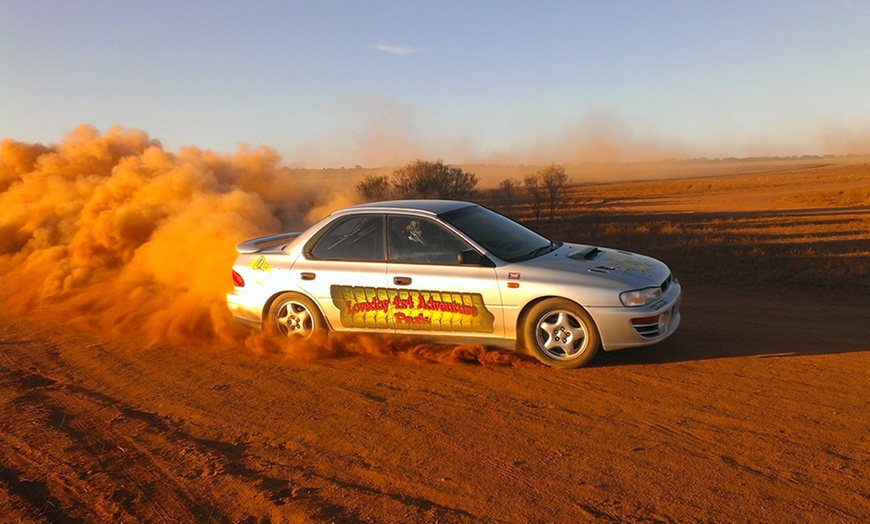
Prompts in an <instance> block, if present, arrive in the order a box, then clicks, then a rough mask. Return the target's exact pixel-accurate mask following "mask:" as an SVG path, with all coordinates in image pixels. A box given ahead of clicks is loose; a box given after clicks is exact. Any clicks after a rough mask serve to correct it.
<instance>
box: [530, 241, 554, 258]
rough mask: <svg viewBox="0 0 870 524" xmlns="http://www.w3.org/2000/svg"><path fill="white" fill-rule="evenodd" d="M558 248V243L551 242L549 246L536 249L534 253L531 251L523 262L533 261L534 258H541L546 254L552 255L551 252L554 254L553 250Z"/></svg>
mask: <svg viewBox="0 0 870 524" xmlns="http://www.w3.org/2000/svg"><path fill="white" fill-rule="evenodd" d="M556 247H558V246H557V245H556V243H555V242H553V241H552V240H551V241H550V243H549V244H547V245H546V246H541V247H539V248H535V249H533V250H532V251H530V252H529V253H528V254H527V255H526V256H525V257H524V258H523V260H531V259H533V258H536V257H538V256H540V255H543V254H544V253H545V252H546V253H550V252H552V251H553V250H555V249H556Z"/></svg>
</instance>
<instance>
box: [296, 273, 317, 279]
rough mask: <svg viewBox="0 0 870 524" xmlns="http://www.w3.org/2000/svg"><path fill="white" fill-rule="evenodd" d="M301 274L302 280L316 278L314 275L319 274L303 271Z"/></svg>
mask: <svg viewBox="0 0 870 524" xmlns="http://www.w3.org/2000/svg"><path fill="white" fill-rule="evenodd" d="M299 276H300V277H301V278H302V280H314V277H316V276H317V275H316V274H314V273H307V272H303V273H302V274H301V275H299Z"/></svg>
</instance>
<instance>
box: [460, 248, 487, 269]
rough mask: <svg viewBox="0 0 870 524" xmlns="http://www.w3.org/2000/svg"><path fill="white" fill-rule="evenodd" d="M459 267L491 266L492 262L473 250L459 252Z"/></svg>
mask: <svg viewBox="0 0 870 524" xmlns="http://www.w3.org/2000/svg"><path fill="white" fill-rule="evenodd" d="M458 258H459V265H461V266H491V265H492V262H491V261H490V260H489V259H488V258H486V257H485V256H483V255H481V254H480V253H478V252H477V251H475V250H473V249H466V250H465V251H460V252H459V257H458Z"/></svg>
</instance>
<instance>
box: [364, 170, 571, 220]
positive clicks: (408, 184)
mask: <svg viewBox="0 0 870 524" xmlns="http://www.w3.org/2000/svg"><path fill="white" fill-rule="evenodd" d="M570 182H571V180H570V178H569V177H568V175H567V174H566V173H565V168H564V167H562V166H559V165H556V164H551V165H549V166H547V167H545V168H543V169H540V170H538V171H537V172H535V173H531V174H529V175H526V176H525V177H524V178H523V179H522V180H518V179H516V178H506V179H504V180H502V181H501V182H499V184H498V187H497V188H495V189H494V190H491V191H490V192H489V196H490V198H491V199H492V201H493V204H494V205H493V207H496V208H497V209H498V210H499V211H502V212H503V213H505V214H508V215H513V214H516V213H517V212H518V210H519V208H520V207H525V206H527V205H528V206H531V209H532V213H533V216H534V220H535V222H540V221H541V220H542V218H544V216H546V218H548V219H549V221H550V222H552V221H554V220H555V218H556V212H557V211H558V209H559V207H560V206H561V205H562V203H563V200H564V198H565V190H566V188H567V187H568V185H569V184H570ZM477 183H478V178H477V176H476V175H475V174H473V173H469V172H467V171H463V170H462V169H459V168H457V167H452V166H449V165H447V164H445V163H444V162H442V161H441V160H437V161H434V162H432V161H426V160H415V161H414V162H411V163H409V164H407V165H405V166H402V167H400V168H399V169H397V170H395V171H393V173H392V174H391V175H367V176H366V177H364V178H363V179H362V180H361V181H360V182H358V183H357V184H356V190H357V192H358V193H359V195H360V196H361V197H362V198H363V199H364V200H365V201H367V202H375V201H378V200H390V199H395V198H401V199H415V198H422V199H433V198H434V199H444V200H474V199H477V198H479V197H481V196H483V195H481V191H480V190H478V188H477ZM487 200H489V198H488V199H487Z"/></svg>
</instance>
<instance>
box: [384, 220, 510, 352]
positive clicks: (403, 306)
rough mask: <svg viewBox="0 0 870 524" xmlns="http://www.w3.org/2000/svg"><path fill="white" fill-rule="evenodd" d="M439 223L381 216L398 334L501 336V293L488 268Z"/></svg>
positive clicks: (502, 318)
mask: <svg viewBox="0 0 870 524" xmlns="http://www.w3.org/2000/svg"><path fill="white" fill-rule="evenodd" d="M468 250H471V251H473V252H474V253H477V251H475V250H474V249H473V248H472V246H471V245H469V244H468V242H466V241H465V240H464V239H462V238H461V237H460V236H459V235H458V234H456V233H455V232H453V231H452V230H450V229H449V228H448V227H447V226H445V225H444V224H442V223H440V222H438V221H436V220H433V219H429V218H423V217H415V216H409V215H389V216H388V217H387V284H388V285H389V286H390V288H391V290H392V291H391V293H390V294H391V295H392V297H393V298H392V301H391V307H392V310H391V311H392V317H393V318H392V320H393V325H394V327H395V329H396V331H397V332H398V333H418V334H431V335H462V336H470V337H494V338H502V337H504V334H505V329H504V315H503V313H502V300H501V292H500V291H499V287H498V279H497V277H496V271H495V268H494V267H490V266H491V264H490V265H488V264H486V262H487V261H486V259H482V258H481V257H479V255H478V257H477V260H476V261H475V262H474V263H468V261H467V260H466V261H465V262H466V263H460V253H462V252H463V251H468Z"/></svg>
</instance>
